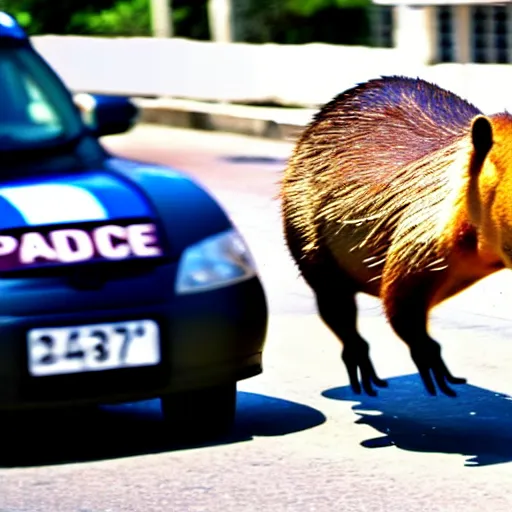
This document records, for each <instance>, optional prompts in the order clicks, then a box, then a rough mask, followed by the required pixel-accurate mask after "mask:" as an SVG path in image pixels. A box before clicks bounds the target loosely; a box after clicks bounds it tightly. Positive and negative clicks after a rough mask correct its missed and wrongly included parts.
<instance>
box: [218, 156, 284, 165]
mask: <svg viewBox="0 0 512 512" xmlns="http://www.w3.org/2000/svg"><path fill="white" fill-rule="evenodd" d="M222 160H223V161H225V162H230V163H233V164H278V165H283V166H284V165H286V163H287V162H288V159H287V158H277V157H273V156H256V155H234V156H225V157H222Z"/></svg>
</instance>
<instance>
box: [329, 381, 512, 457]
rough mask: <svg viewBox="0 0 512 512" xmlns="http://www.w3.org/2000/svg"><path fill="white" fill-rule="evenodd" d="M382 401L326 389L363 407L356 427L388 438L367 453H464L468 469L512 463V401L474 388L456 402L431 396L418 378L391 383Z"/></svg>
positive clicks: (371, 443) (461, 389)
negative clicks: (392, 450) (397, 450)
mask: <svg viewBox="0 0 512 512" xmlns="http://www.w3.org/2000/svg"><path fill="white" fill-rule="evenodd" d="M388 382H389V388H387V389H384V390H379V396H378V397H366V396H362V395H355V394H354V393H352V391H351V389H350V387H340V388H333V389H329V390H326V391H324V392H323V393H322V395H323V396H324V397H327V398H331V399H335V400H346V401H354V402H358V404H356V405H354V406H353V408H352V409H353V410H354V412H355V413H356V414H357V415H358V416H359V419H358V420H357V421H356V423H357V424H363V425H369V426H370V427H373V428H374V429H375V430H377V431H379V432H381V433H382V434H383V435H382V436H379V437H375V438H372V439H367V440H366V441H363V442H362V443H361V445H362V446H364V447H366V448H383V447H389V446H396V447H397V448H400V449H402V450H410V451H415V452H425V453H428V452H430V453H432V452H437V453H450V454H461V455H463V456H465V457H467V459H466V460H465V464H464V465H465V466H471V467H475V466H476V467H478V466H489V465H492V464H500V463H505V462H510V461H512V429H511V425H512V397H510V396H508V395H505V394H502V393H497V392H495V391H491V390H488V389H484V388H480V387H477V386H472V385H469V384H466V385H462V386H456V387H455V389H456V391H457V395H458V396H457V397H455V398H450V397H447V396H444V395H442V396H435V397H432V396H430V395H427V393H426V391H425V390H424V387H423V384H422V382H421V380H420V378H419V376H418V375H416V374H414V375H404V376H401V377H396V378H392V379H389V380H388Z"/></svg>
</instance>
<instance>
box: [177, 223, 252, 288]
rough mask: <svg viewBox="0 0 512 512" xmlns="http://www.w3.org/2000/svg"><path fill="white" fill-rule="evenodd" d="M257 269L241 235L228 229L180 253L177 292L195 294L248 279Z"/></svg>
mask: <svg viewBox="0 0 512 512" xmlns="http://www.w3.org/2000/svg"><path fill="white" fill-rule="evenodd" d="M255 275H256V266H255V264H254V261H253V258H252V256H251V254H250V252H249V249H248V247H247V245H246V243H245V242H244V240H243V238H242V236H241V235H240V234H239V233H238V232H237V231H236V230H235V229H230V230H228V231H224V232H222V233H219V234H217V235H214V236H211V237H208V238H205V239H204V240H201V241H200V242H198V243H196V244H194V245H192V246H190V247H188V248H187V249H186V250H185V251H184V252H183V254H182V256H181V259H180V263H179V266H178V274H177V277H176V293H177V294H180V295H181V294H186V293H197V292H203V291H207V290H213V289H215V288H220V287H223V286H229V285H231V284H235V283H238V282H240V281H244V280H246V279H250V278H251V277H254V276H255Z"/></svg>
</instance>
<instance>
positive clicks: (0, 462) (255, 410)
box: [0, 391, 326, 467]
mask: <svg viewBox="0 0 512 512" xmlns="http://www.w3.org/2000/svg"><path fill="white" fill-rule="evenodd" d="M237 400H238V404H237V415H236V422H235V427H234V429H233V432H232V433H231V434H230V435H229V436H228V437H226V438H224V439H220V440H217V441H215V442H209V443H196V444H183V443H179V442H178V441H176V440H174V439H172V438H171V436H170V434H169V433H168V431H167V429H166V427H165V424H164V422H163V421H162V416H161V410H160V401H159V400H148V401H144V402H136V403H130V404H123V405H118V406H103V407H100V408H93V407H91V408H87V409H78V408H77V409H70V410H61V411H52V412H51V413H50V412H44V413H43V412H38V413H23V414H20V415H15V416H14V417H13V418H12V419H10V420H9V421H8V422H4V423H3V427H2V434H3V435H2V437H1V441H0V467H28V466H43V465H57V464H65V463H76V462H90V461H95V460H104V459H114V458H121V457H130V456H135V455H146V454H151V453H162V452H167V451H174V450H183V449H190V448H198V447H205V446H212V445H222V444H232V443H240V442H245V441H250V440H252V439H253V438H254V437H258V436H283V435H286V434H292V433H295V432H300V431H302V430H307V429H310V428H313V427H315V426H318V425H321V424H322V423H324V422H325V420H326V418H325V416H324V415H323V414H322V413H321V412H320V411H318V410H316V409H314V408H312V407H309V406H306V405H303V404H299V403H296V402H291V401H288V400H283V399H279V398H274V397H270V396H265V395H260V394H255V393H247V392H241V391H239V392H238V396H237Z"/></svg>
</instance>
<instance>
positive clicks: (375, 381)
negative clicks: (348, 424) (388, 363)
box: [341, 342, 388, 396]
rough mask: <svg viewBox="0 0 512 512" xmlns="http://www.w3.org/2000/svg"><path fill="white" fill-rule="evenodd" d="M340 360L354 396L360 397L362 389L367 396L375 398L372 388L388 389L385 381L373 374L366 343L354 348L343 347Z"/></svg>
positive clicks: (375, 393) (373, 369)
mask: <svg viewBox="0 0 512 512" xmlns="http://www.w3.org/2000/svg"><path fill="white" fill-rule="evenodd" d="M341 358H342V360H343V362H344V363H345V367H346V368H347V372H348V377H349V380H350V386H351V388H352V391H353V392H354V393H355V394H356V395H360V394H361V391H362V389H363V390H364V392H365V393H366V394H367V395H368V396H377V391H375V389H374V386H376V387H379V388H387V387H388V383H387V381H385V380H383V379H380V378H379V377H378V376H377V373H376V372H375V368H374V367H373V363H372V361H371V359H370V356H369V348H368V344H367V343H366V342H365V343H364V344H362V343H361V344H358V345H357V346H355V347H351V346H348V347H347V346H345V347H344V348H343V352H342V355H341ZM361 387H362V389H361Z"/></svg>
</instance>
